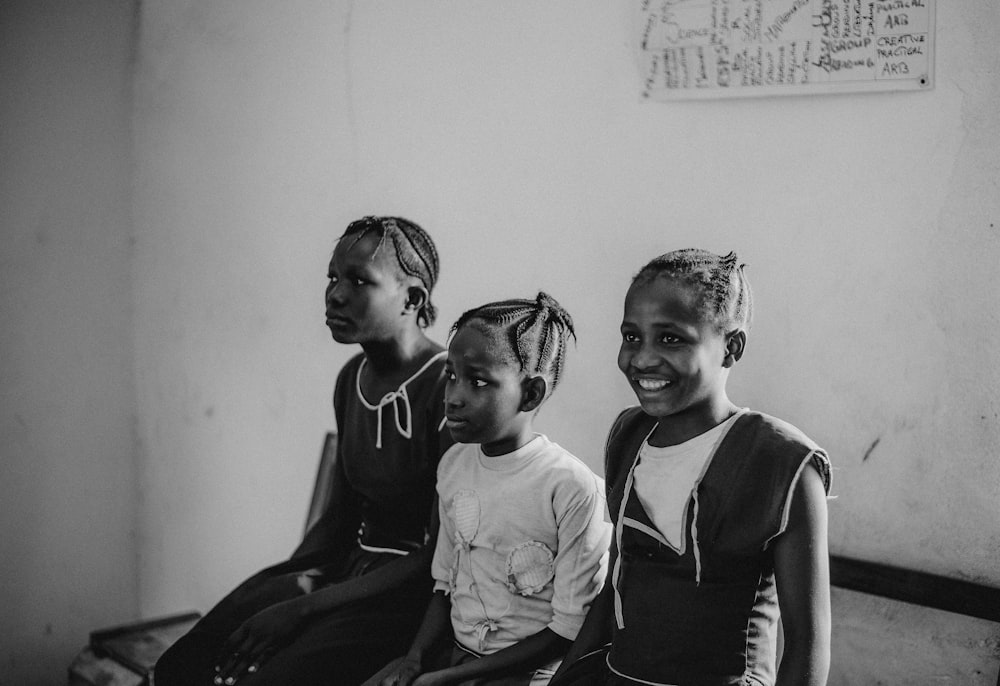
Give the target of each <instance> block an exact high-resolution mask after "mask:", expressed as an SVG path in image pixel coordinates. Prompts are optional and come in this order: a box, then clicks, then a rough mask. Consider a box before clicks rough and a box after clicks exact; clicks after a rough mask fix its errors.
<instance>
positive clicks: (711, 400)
mask: <svg viewBox="0 0 1000 686" xmlns="http://www.w3.org/2000/svg"><path fill="white" fill-rule="evenodd" d="M700 301H701V293H700V291H698V290H697V289H696V288H693V287H691V286H689V285H687V284H685V283H683V282H679V281H677V280H675V279H672V278H668V277H663V276H659V277H655V278H653V279H652V280H651V281H647V282H645V283H640V284H633V286H632V287H631V288H629V291H628V294H627V295H626V296H625V315H624V317H623V318H622V327H621V331H622V344H621V348H620V349H619V351H618V368H619V369H621V370H622V373H623V374H624V375H625V378H626V379H628V382H629V384H630V385H631V386H632V390H633V391H634V392H635V395H636V397H637V398H638V399H639V404H640V405H641V406H642V409H643V410H645V412H646V413H647V414H649V415H652V416H654V417H668V416H674V417H678V418H681V417H683V418H686V419H692V420H694V421H695V422H696V423H697V422H698V421H699V420H700V419H701V417H702V415H704V417H706V419H705V421H706V422H707V423H708V425H707V426H705V427H704V430H707V429H709V428H711V427H712V426H714V424H715V422H714V421H713V420H712V419H711V415H712V409H713V408H714V407H716V405H717V403H718V401H720V400H725V399H726V397H725V388H726V377H727V375H728V367H729V366H731V364H732V362H731V361H730V360H729V359H727V354H726V336H725V335H724V334H723V333H721V332H719V331H718V330H717V328H716V326H715V324H714V323H713V322H710V321H707V320H706V319H705V318H704V316H703V315H702V313H701V311H700V308H699V304H700Z"/></svg>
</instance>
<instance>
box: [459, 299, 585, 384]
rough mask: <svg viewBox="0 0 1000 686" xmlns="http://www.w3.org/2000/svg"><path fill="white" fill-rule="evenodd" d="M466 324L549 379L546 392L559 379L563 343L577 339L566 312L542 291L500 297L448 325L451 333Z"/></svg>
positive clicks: (526, 368) (509, 356) (563, 360)
mask: <svg viewBox="0 0 1000 686" xmlns="http://www.w3.org/2000/svg"><path fill="white" fill-rule="evenodd" d="M466 325H474V326H477V327H478V328H480V329H481V330H482V331H483V333H485V334H487V335H489V336H491V337H493V338H494V339H495V340H497V341H498V342H499V343H501V344H502V348H503V350H500V351H498V352H499V353H500V354H501V355H505V356H506V357H507V359H510V360H511V361H514V362H517V364H518V365H519V366H520V368H521V370H522V371H527V372H529V373H532V374H540V375H541V376H543V377H545V378H546V379H548V380H549V382H550V383H549V384H548V385H549V388H548V391H547V393H546V396H548V395H550V394H551V393H552V391H554V390H555V388H556V386H557V385H559V382H560V381H561V380H562V377H563V369H564V367H565V363H566V343H567V342H568V341H569V339H570V338H572V339H573V340H574V341H576V331H575V330H574V328H573V318H572V317H570V315H569V312H567V311H566V310H565V308H563V306H562V305H560V304H559V303H558V302H556V300H555V299H554V298H553V297H552V296H550V295H549V294H547V293H545V292H542V291H539V293H538V295H537V296H536V297H535V299H534V300H526V299H521V298H516V299H512V300H502V301H498V302H492V303H488V304H486V305H483V306H481V307H476V308H474V309H471V310H468V311H467V312H465V313H463V314H462V316H461V317H459V318H458V321H456V322H455V324H454V325H453V326H452V327H451V333H452V334H454V333H455V332H457V331H458V330H459V329H460V328H462V327H463V326H466Z"/></svg>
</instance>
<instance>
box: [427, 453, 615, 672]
mask: <svg viewBox="0 0 1000 686" xmlns="http://www.w3.org/2000/svg"><path fill="white" fill-rule="evenodd" d="M437 490H438V498H439V500H438V506H439V509H440V514H441V529H440V533H439V534H438V540H437V547H436V548H435V551H434V562H433V565H432V573H433V575H434V579H435V586H434V588H435V590H441V591H445V592H446V593H448V594H449V595H450V596H451V621H452V627H453V628H454V631H455V638H456V640H457V641H458V642H459V643H460V644H461V645H463V646H465V647H466V648H468V649H470V650H472V651H475V652H477V653H480V654H485V653H493V652H496V651H497V650H500V649H502V648H506V647H508V646H511V645H513V644H515V643H517V642H519V641H522V640H524V639H525V638H527V637H528V636H531V635H533V634H536V633H538V632H539V631H541V630H542V629H545V628H549V629H551V630H552V631H554V632H555V633H557V634H559V635H560V636H562V637H563V638H567V639H569V640H573V639H574V638H576V635H577V633H578V632H579V630H580V627H581V626H582V625H583V620H584V619H585V617H586V615H587V610H588V608H589V607H590V603H591V602H592V601H593V599H594V597H595V596H596V595H597V593H598V591H599V590H600V589H601V585H602V584H603V582H604V576H605V573H606V571H607V550H608V545H609V543H610V540H611V525H610V523H608V522H606V521H605V520H604V512H605V502H604V483H603V480H602V479H601V478H600V477H598V476H597V475H596V474H594V473H593V472H592V471H591V470H590V468H589V467H588V466H587V465H586V464H584V463H583V462H582V461H580V460H579V459H577V458H576V457H574V456H573V455H571V454H570V453H568V452H567V451H566V450H564V449H563V448H561V447H560V446H558V445H557V444H555V443H553V442H551V441H550V440H549V439H548V438H546V437H545V436H542V435H536V436H535V438H534V439H532V440H531V441H530V442H529V443H528V444H527V445H525V446H523V447H521V448H519V449H518V450H515V451H514V452H511V453H507V454H505V455H498V456H496V457H488V456H486V455H484V454H483V452H482V450H481V449H480V447H479V445H478V444H456V445H454V446H452V447H451V448H449V449H448V451H447V452H446V453H445V454H444V456H443V457H442V458H441V463H440V465H439V466H438V482H437Z"/></svg>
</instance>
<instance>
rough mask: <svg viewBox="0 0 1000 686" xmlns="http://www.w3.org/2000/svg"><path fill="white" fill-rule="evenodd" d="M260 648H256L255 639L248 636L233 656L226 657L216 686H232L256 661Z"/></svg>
mask: <svg viewBox="0 0 1000 686" xmlns="http://www.w3.org/2000/svg"><path fill="white" fill-rule="evenodd" d="M259 652H260V650H259V648H257V647H256V645H255V642H254V639H253V638H252V637H250V636H247V637H246V639H244V641H243V642H242V643H241V644H239V645H238V646H237V647H236V650H234V651H233V653H232V654H231V655H228V656H226V659H225V662H224V663H223V665H222V667H221V669H219V670H218V673H217V674H216V676H215V679H214V683H215V685H216V686H220V685H221V686H232V685H233V684H234V683H236V679H237V678H238V677H239V676H240V674H242V673H243V671H244V670H245V669H246V668H247V667H248V666H250V664H251V663H252V662H253V661H254V658H255V657H256V655H257V653H259Z"/></svg>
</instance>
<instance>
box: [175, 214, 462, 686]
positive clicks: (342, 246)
mask: <svg viewBox="0 0 1000 686" xmlns="http://www.w3.org/2000/svg"><path fill="white" fill-rule="evenodd" d="M328 275H329V284H328V285H327V289H326V323H327V326H328V327H329V329H330V332H331V333H332V334H333V338H334V340H335V341H337V342H338V343H344V344H355V343H356V344H360V345H361V349H362V352H361V353H360V354H358V355H357V356H355V357H354V358H352V359H351V360H350V361H349V362H348V363H347V364H346V365H345V366H344V368H343V369H342V370H341V372H340V374H339V375H338V377H337V384H336V390H335V391H334V396H333V400H334V413H335V415H336V420H337V427H338V430H339V437H338V445H337V460H336V465H335V473H334V476H333V483H332V496H331V502H330V505H329V508H328V510H327V511H326V512H325V513H324V514H323V516H322V517H321V518H320V519H319V521H318V522H317V523H316V524H315V525H313V527H312V528H311V529H310V530H309V532H308V533H307V534H306V536H305V538H304V539H303V541H302V543H301V545H299V547H298V548H297V549H296V551H295V553H294V554H293V555H292V558H291V559H290V560H288V561H287V562H284V563H282V564H278V565H276V566H273V567H270V568H268V569H265V570H264V571H262V572H260V573H258V574H257V575H255V576H253V577H251V578H250V579H249V580H248V581H246V582H244V583H243V584H242V585H241V586H240V587H238V588H237V589H236V590H235V591H234V592H232V593H231V594H230V595H229V596H227V597H226V598H225V599H223V600H222V601H221V602H220V603H219V604H218V605H216V606H215V608H214V609H212V611H210V612H209V613H208V614H207V615H206V616H205V617H204V618H203V619H202V620H201V621H200V622H199V623H198V624H197V625H196V626H195V627H194V628H193V629H192V631H191V632H190V633H189V634H187V635H186V636H184V637H183V638H181V640H180V641H178V643H176V644H175V645H174V646H173V647H172V648H171V649H170V650H169V651H167V652H166V653H165V654H164V656H163V657H162V658H161V659H160V661H159V662H158V663H157V665H156V672H155V673H156V683H157V686H172V685H183V686H191V685H196V686H197V685H206V686H207V685H209V684H213V683H215V684H233V683H236V682H239V683H240V684H242V685H245V686H251V685H254V684H295V685H296V686H305V685H306V684H330V683H336V684H346V685H350V684H358V683H360V682H361V681H362V680H363V679H365V678H366V677H368V676H369V675H370V674H372V673H373V672H375V671H376V670H377V669H378V668H379V667H380V666H382V665H384V664H385V663H386V661H387V660H389V659H391V658H392V657H393V656H395V655H398V654H399V653H400V652H401V651H403V650H405V649H406V647H407V646H408V645H409V642H410V640H411V639H412V637H413V635H414V633H415V631H416V629H417V628H418V626H419V623H420V619H421V617H422V616H423V613H424V609H425V608H426V606H427V601H428V600H429V598H430V590H431V589H430V582H429V579H428V570H429V569H430V560H431V554H432V551H433V545H428V541H430V540H432V537H433V534H435V533H436V531H437V523H436V522H437V519H436V509H435V506H434V498H435V494H434V481H435V474H436V470H437V463H438V461H439V459H440V456H441V454H442V453H443V452H444V450H445V449H446V448H447V447H448V446H449V445H451V439H450V436H447V432H444V431H443V430H442V422H443V420H444V417H443V414H444V402H443V399H444V377H443V370H444V357H445V353H444V349H443V348H442V347H441V346H440V345H438V344H437V343H435V342H433V341H431V340H430V339H429V338H428V337H427V336H426V334H425V332H424V329H425V328H426V327H427V326H429V325H430V324H431V323H433V321H434V317H435V310H434V306H433V305H432V304H431V301H430V294H431V290H432V289H433V288H434V283H435V281H436V280H437V276H438V256H437V251H436V249H435V247H434V243H433V241H432V240H431V238H430V236H428V235H427V233H426V232H425V231H424V230H423V229H421V228H420V227H419V226H417V225H416V224H414V223H412V222H410V221H407V220H405V219H402V218H400V217H365V218H364V219H361V220H359V221H356V222H353V223H351V224H350V225H349V226H348V227H347V230H346V231H345V232H344V235H343V236H341V238H340V240H339V241H338V243H337V246H336V249H335V250H334V252H333V257H332V259H331V260H330V267H329V274H328ZM439 434H440V435H439Z"/></svg>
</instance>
